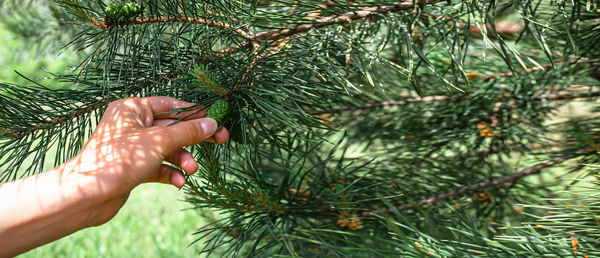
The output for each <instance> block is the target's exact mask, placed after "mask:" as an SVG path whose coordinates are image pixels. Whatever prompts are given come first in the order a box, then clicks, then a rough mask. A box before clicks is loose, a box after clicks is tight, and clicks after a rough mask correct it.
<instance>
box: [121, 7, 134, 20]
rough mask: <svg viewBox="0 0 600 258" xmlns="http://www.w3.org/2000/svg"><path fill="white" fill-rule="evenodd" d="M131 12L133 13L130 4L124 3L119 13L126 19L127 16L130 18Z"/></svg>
mask: <svg viewBox="0 0 600 258" xmlns="http://www.w3.org/2000/svg"><path fill="white" fill-rule="evenodd" d="M130 13H131V9H130V8H129V5H128V4H122V5H121V10H120V12H119V14H121V17H123V18H124V19H127V18H129V15H130Z"/></svg>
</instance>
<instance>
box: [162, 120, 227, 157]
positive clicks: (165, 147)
mask: <svg viewBox="0 0 600 258" xmlns="http://www.w3.org/2000/svg"><path fill="white" fill-rule="evenodd" d="M161 130H164V131H163V132H166V134H167V135H163V136H162V137H166V139H168V140H167V141H164V140H162V141H159V143H160V144H161V146H160V147H161V149H162V151H164V152H163V154H164V155H165V156H168V155H169V154H171V153H172V152H173V151H174V150H175V149H177V148H181V147H185V146H191V145H195V144H198V143H200V142H202V141H204V140H206V138H208V137H211V136H212V135H213V134H214V133H215V131H216V130H217V121H215V120H214V119H212V118H201V119H194V120H189V121H181V122H179V123H177V124H174V125H172V126H168V127H165V128H164V129H161ZM165 152H166V153H165Z"/></svg>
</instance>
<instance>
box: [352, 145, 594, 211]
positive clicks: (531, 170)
mask: <svg viewBox="0 0 600 258" xmlns="http://www.w3.org/2000/svg"><path fill="white" fill-rule="evenodd" d="M592 152H593V151H590V150H579V151H577V152H575V153H572V154H569V155H566V156H563V157H558V158H554V159H551V160H548V161H545V162H542V163H539V164H537V165H535V166H532V167H528V168H526V169H523V170H521V171H519V172H516V173H513V174H511V175H508V176H504V177H500V178H496V179H494V180H490V181H485V182H481V183H477V184H473V185H468V186H464V187H461V188H458V189H455V190H452V191H449V192H445V193H441V194H438V195H435V196H431V197H429V198H426V199H422V200H420V201H418V202H416V203H406V204H403V205H400V206H398V207H395V208H388V209H383V210H378V211H365V212H363V213H361V214H360V217H372V216H375V215H378V214H382V213H390V212H393V211H395V210H398V211H401V210H408V209H414V208H415V207H416V206H424V205H429V204H433V203H436V202H438V201H442V200H446V199H450V198H452V197H454V196H458V195H463V194H466V193H468V192H471V191H475V190H480V189H483V188H487V187H490V186H497V185H502V184H506V183H509V184H514V183H516V182H517V181H518V180H520V179H521V178H523V177H525V176H528V175H534V174H538V173H540V172H541V171H542V169H544V168H548V167H552V166H554V165H557V164H560V163H563V162H565V161H567V160H570V159H573V158H576V157H579V156H582V155H586V154H590V153H592Z"/></svg>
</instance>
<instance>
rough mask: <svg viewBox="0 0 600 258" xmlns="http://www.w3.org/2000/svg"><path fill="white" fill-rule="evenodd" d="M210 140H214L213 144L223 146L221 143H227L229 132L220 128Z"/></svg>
mask: <svg viewBox="0 0 600 258" xmlns="http://www.w3.org/2000/svg"><path fill="white" fill-rule="evenodd" d="M212 138H213V139H214V142H215V143H218V144H223V143H225V142H227V140H229V130H227V128H225V127H223V128H221V130H219V131H218V132H216V133H215V134H214V135H213V137H212Z"/></svg>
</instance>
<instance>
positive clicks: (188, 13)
mask: <svg viewBox="0 0 600 258" xmlns="http://www.w3.org/2000/svg"><path fill="white" fill-rule="evenodd" d="M42 3H44V4H46V5H47V6H50V7H51V8H50V10H52V12H50V13H52V14H53V15H52V18H48V17H45V16H44V17H42V16H40V17H35V16H34V17H29V18H28V19H25V20H23V19H21V20H19V22H14V19H13V20H11V19H8V18H3V21H5V22H7V21H8V22H9V24H12V25H15V26H13V27H14V28H15V29H21V30H22V29H26V30H41V31H42V32H43V31H48V28H45V27H39V26H38V27H29V26H31V25H26V24H27V23H26V22H32V21H36V20H37V21H40V20H41V21H43V22H45V23H42V24H52V25H48V26H53V28H52V30H53V31H56V32H53V33H48V32H44V33H41V34H42V35H41V36H48V35H47V34H59V35H70V37H69V38H70V41H69V42H68V43H67V44H66V47H67V48H70V49H74V50H75V51H82V52H83V53H88V55H87V56H86V57H85V58H84V59H82V61H81V63H80V64H78V65H77V64H74V65H77V66H76V69H74V71H73V72H66V73H64V74H55V75H52V77H53V80H58V81H61V82H65V83H68V84H70V87H69V88H65V89H58V90H51V89H48V88H47V87H45V86H44V81H38V80H33V79H32V80H31V84H30V85H15V84H11V83H3V84H2V85H1V86H0V98H1V99H0V128H1V129H0V130H1V131H0V135H1V136H2V138H3V140H0V168H1V169H2V170H1V171H2V172H1V174H0V179H1V180H2V181H7V180H13V179H15V178H19V177H23V176H27V175H31V174H33V173H37V172H40V171H41V170H42V167H43V165H44V164H46V163H52V162H53V163H54V164H59V163H61V162H64V161H65V160H67V159H69V158H70V157H72V156H74V155H75V154H76V153H77V151H78V150H79V149H81V147H82V145H83V144H84V143H85V140H86V138H87V137H88V136H89V135H90V133H91V131H92V130H93V128H94V126H95V125H96V124H97V122H98V119H99V118H100V117H101V115H102V112H103V109H104V107H105V106H106V105H107V103H109V102H111V101H114V100H116V99H119V98H124V97H128V96H157V95H166V96H172V97H175V98H179V99H182V100H185V101H190V102H195V103H198V104H199V106H197V107H195V108H198V107H211V108H212V109H213V111H215V112H213V115H215V116H217V117H218V118H219V120H220V124H221V125H222V126H225V127H227V128H229V130H230V132H231V138H232V140H231V141H230V142H229V143H227V144H225V145H214V144H199V145H197V146H194V147H193V148H191V150H192V151H193V153H194V155H195V156H196V158H197V159H198V161H199V162H200V163H201V167H200V169H199V171H198V173H196V174H195V175H194V176H193V177H190V178H188V182H187V185H186V187H185V191H186V201H188V202H189V203H191V204H192V205H193V207H194V208H196V209H198V210H200V211H202V214H203V216H204V219H208V220H210V221H211V222H212V223H211V224H210V225H208V226H206V227H203V228H200V229H198V230H197V232H196V234H197V236H198V237H197V239H198V240H197V241H196V242H195V244H199V245H202V246H203V248H204V249H203V251H204V252H206V253H208V254H214V253H218V254H222V255H228V256H237V255H244V256H274V255H283V256H303V257H313V256H359V257H364V256H372V257H379V256H401V255H405V256H434V257H441V256H444V257H446V256H494V257H497V256H500V257H512V256H526V257H529V256H550V257H563V256H574V257H594V256H599V255H600V194H599V193H600V184H599V182H598V179H599V176H598V172H597V171H598V170H597V168H596V167H595V166H594V164H598V161H599V160H598V158H599V155H598V153H599V151H600V147H598V145H597V143H596V142H597V141H598V137H599V136H600V131H599V129H598V128H599V125H600V120H599V119H598V114H597V112H598V111H597V109H598V105H597V101H596V98H597V97H598V96H600V91H599V89H598V86H600V83H599V82H598V80H600V71H599V66H600V60H599V59H598V58H599V57H600V47H599V45H598V42H599V41H600V4H599V3H598V2H597V1H591V0H573V1H562V0H535V1H521V0H499V1H450V0H448V1H439V0H428V1H416V0H415V1H410V0H409V1H401V2H397V1H391V0H380V1H371V0H365V1H346V0H344V1H327V0H294V1H291V0H275V1H271V0H260V1H238V0H228V1H179V0H142V1H119V0H117V1H112V2H111V1H108V0H99V1H88V0H55V1H53V2H51V3H49V4H48V3H46V2H44V1H42ZM7 5H8V4H7ZM20 5H21V4H19V3H16V4H13V8H16V9H19V8H20ZM126 6H128V7H127V8H125V7H126ZM58 7H60V8H58ZM3 15H4V16H6V17H9V16H11V15H10V14H6V13H5V14H3ZM13 17H14V16H13ZM10 21H13V22H12V23H10ZM30 24H31V23H30ZM16 25H18V26H16ZM32 34H40V33H33V32H32ZM25 76H26V75H25ZM571 103H576V104H571ZM565 105H571V106H574V107H577V108H578V109H584V107H585V108H587V109H588V111H581V114H582V115H580V116H571V117H566V118H565V117H563V118H562V119H557V118H556V116H554V114H556V113H557V112H558V111H559V110H560V108H561V107H564V106H565ZM179 111H181V110H179ZM50 151H55V152H56V153H57V155H56V157H57V158H56V159H55V160H54V161H47V160H46V159H45V157H46V155H47V153H48V152H50ZM31 161H33V162H31ZM25 164H28V165H25ZM29 164H30V165H29ZM551 167H557V168H559V169H550V168H551ZM536 175H537V176H536Z"/></svg>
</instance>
